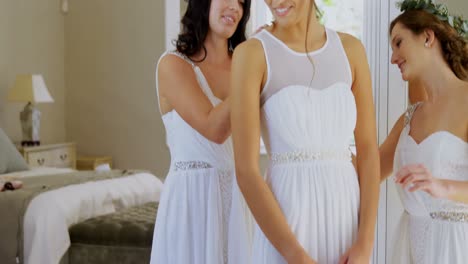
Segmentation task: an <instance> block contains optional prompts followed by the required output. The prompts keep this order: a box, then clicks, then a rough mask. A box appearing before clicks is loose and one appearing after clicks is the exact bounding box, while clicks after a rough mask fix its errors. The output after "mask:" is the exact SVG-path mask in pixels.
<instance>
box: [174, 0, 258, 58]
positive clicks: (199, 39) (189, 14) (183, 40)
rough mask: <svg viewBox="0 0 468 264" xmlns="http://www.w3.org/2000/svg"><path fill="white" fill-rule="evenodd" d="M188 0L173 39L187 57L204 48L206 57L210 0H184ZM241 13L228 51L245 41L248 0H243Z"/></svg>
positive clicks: (248, 14) (248, 15) (248, 12)
mask: <svg viewBox="0 0 468 264" xmlns="http://www.w3.org/2000/svg"><path fill="white" fill-rule="evenodd" d="M186 1H188V6H187V10H186V11H185V14H184V16H183V17H182V20H181V24H182V30H181V33H180V34H179V36H178V38H177V39H176V40H175V46H176V48H177V51H179V52H180V53H182V54H184V55H185V56H187V57H191V56H193V55H195V54H196V53H198V52H199V51H201V50H202V49H203V50H204V53H205V55H204V57H203V59H201V60H200V61H203V60H204V59H205V58H206V55H207V50H206V48H205V45H204V42H205V39H206V35H207V34H208V30H209V29H210V23H209V17H210V6H211V0H186ZM242 8H243V14H242V18H241V20H240V21H239V24H238V25H237V29H236V31H235V32H234V34H233V35H232V36H231V37H230V38H229V40H228V42H229V44H228V52H229V53H232V52H233V51H234V49H235V48H236V46H237V45H239V44H240V43H241V42H243V41H245V40H246V39H247V38H246V36H245V29H246V27H247V22H248V21H249V17H250V0H245V1H244V3H243V4H242Z"/></svg>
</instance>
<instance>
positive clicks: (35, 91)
mask: <svg viewBox="0 0 468 264" xmlns="http://www.w3.org/2000/svg"><path fill="white" fill-rule="evenodd" d="M8 101H12V102H32V103H52V102H54V99H52V96H50V93H49V91H48V90H47V86H46V85H45V82H44V78H42V75H41V74H20V75H18V76H16V81H15V84H14V86H13V88H12V89H11V90H10V91H9V93H8Z"/></svg>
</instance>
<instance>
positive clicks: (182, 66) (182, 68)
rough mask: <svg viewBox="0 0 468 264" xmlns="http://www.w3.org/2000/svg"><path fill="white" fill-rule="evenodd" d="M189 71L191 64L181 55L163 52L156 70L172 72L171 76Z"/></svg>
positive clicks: (165, 72) (181, 74) (182, 74)
mask: <svg viewBox="0 0 468 264" xmlns="http://www.w3.org/2000/svg"><path fill="white" fill-rule="evenodd" d="M189 71H190V72H191V71H193V70H192V65H190V64H189V63H188V62H187V61H185V60H184V59H182V58H181V57H179V56H177V55H174V54H171V53H168V54H165V55H164V56H163V57H162V58H161V60H160V62H159V65H158V72H162V73H164V74H171V73H172V74H171V76H172V77H173V76H177V75H180V76H186V75H185V74H186V73H187V72H189Z"/></svg>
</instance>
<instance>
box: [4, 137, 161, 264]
mask: <svg viewBox="0 0 468 264" xmlns="http://www.w3.org/2000/svg"><path fill="white" fill-rule="evenodd" d="M2 134H3V132H2V131H1V129H0V150H1V152H0V154H1V156H0V184H1V182H2V181H10V180H21V181H22V182H23V184H24V186H23V188H21V189H18V190H15V191H5V192H0V210H1V211H2V214H1V215H2V216H1V218H2V221H1V222H0V234H1V237H0V259H1V263H3V264H10V263H11V264H16V263H25V264H32V263H34V264H42V263H43V264H58V263H60V262H61V261H62V263H63V261H68V259H69V256H75V255H73V254H74V253H73V252H78V251H76V250H75V251H74V250H73V248H74V246H75V245H74V244H73V243H72V241H71V240H70V234H69V229H70V227H72V226H75V225H77V224H80V223H84V222H86V221H87V220H92V219H95V218H98V217H100V216H106V215H112V214H119V213H120V212H122V213H124V212H127V211H126V210H128V209H132V208H135V209H136V210H140V211H141V210H148V214H155V210H156V207H155V205H154V204H155V203H156V202H158V201H159V196H160V194H161V191H162V188H163V183H162V182H161V181H160V180H159V179H158V178H157V177H156V176H154V175H153V174H151V173H149V172H145V171H133V170H112V171H102V172H96V171H75V170H72V169H54V168H37V169H29V168H27V166H26V167H25V166H24V165H23V164H21V161H20V160H19V159H21V155H19V153H18V154H17V153H14V152H15V151H16V150H12V149H15V148H14V146H13V147H12V146H7V144H11V142H9V140H7V141H8V142H9V143H8V142H7V143H5V140H3V142H2ZM3 135H4V134H3ZM8 152H10V154H9V153H8ZM11 153H14V154H11ZM12 156H13V157H14V158H12ZM12 160H15V161H14V162H12ZM15 162H16V163H15ZM5 164H6V165H5ZM12 164H13V165H12ZM5 168H6V169H5ZM148 204H152V206H153V207H145V206H143V205H148ZM140 206H143V207H140ZM151 208H154V209H152V211H151V210H150V209H151ZM129 226H132V224H129ZM78 227H79V225H78ZM70 230H74V229H70ZM75 230H77V229H75ZM78 230H79V229H78ZM74 234H79V232H78V233H76V231H75V232H74ZM78 237H79V236H78ZM70 245H72V247H71V248H70ZM69 248H70V249H69ZM97 248H98V247H97ZM97 248H96V249H97ZM64 255H65V257H63V256H64ZM67 263H68V262H67ZM101 263H103V262H101ZM129 263H131V261H130V262H129Z"/></svg>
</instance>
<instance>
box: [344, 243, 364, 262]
mask: <svg viewBox="0 0 468 264" xmlns="http://www.w3.org/2000/svg"><path fill="white" fill-rule="evenodd" d="M367 251H368V250H366V249H365V248H364V247H363V246H361V245H360V244H358V243H355V244H354V245H353V246H352V247H351V248H350V249H348V251H346V253H344V254H343V256H341V258H340V262H339V264H369V263H370V257H371V256H370V255H371V254H372V252H367Z"/></svg>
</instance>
